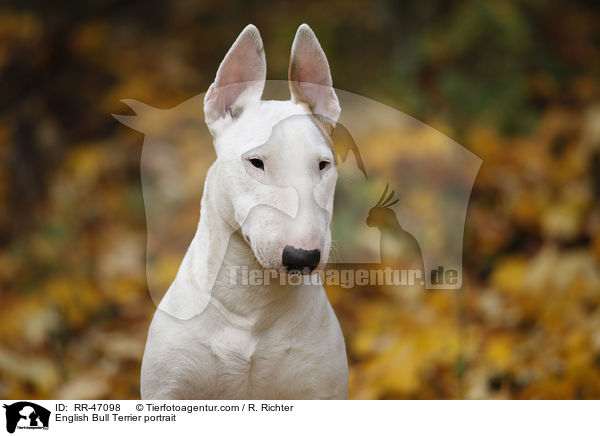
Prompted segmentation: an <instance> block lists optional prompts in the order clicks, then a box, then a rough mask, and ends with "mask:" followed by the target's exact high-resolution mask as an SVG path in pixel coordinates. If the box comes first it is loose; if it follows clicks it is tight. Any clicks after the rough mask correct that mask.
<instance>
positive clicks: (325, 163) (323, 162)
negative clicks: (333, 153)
mask: <svg viewBox="0 0 600 436" xmlns="http://www.w3.org/2000/svg"><path fill="white" fill-rule="evenodd" d="M328 166H329V162H327V161H326V160H322V161H321V162H319V170H320V171H323V170H324V169H325V168H327V167H328Z"/></svg>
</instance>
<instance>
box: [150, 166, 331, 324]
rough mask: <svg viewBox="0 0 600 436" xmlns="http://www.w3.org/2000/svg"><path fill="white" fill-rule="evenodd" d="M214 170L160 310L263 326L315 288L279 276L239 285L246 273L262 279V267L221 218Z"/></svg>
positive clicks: (187, 317)
mask: <svg viewBox="0 0 600 436" xmlns="http://www.w3.org/2000/svg"><path fill="white" fill-rule="evenodd" d="M214 169H215V167H214V166H213V167H211V169H210V170H209V172H208V174H207V178H206V182H205V188H204V194H203V196H202V203H201V211H200V221H199V223H198V228H197V231H196V235H195V236H194V239H193V241H192V243H191V245H190V247H189V249H188V251H187V253H186V255H185V257H184V259H183V262H182V264H181V267H180V268H179V271H178V273H177V276H176V278H175V280H174V281H173V284H172V285H171V289H170V290H169V292H168V293H167V294H166V296H165V298H164V299H163V301H162V302H161V304H160V306H159V307H160V309H162V310H164V311H165V312H167V313H169V314H170V315H173V316H175V317H177V318H180V319H189V318H191V317H193V316H196V315H199V314H200V313H201V312H202V311H204V310H205V309H206V307H207V306H209V305H211V306H212V307H214V308H216V309H217V310H218V311H220V312H224V313H225V315H226V317H225V318H227V319H229V320H231V321H232V322H233V323H234V324H237V325H245V326H250V325H251V326H252V327H257V326H259V327H260V326H267V325H268V324H269V323H270V322H272V321H273V320H274V319H275V318H277V317H278V316H280V315H281V314H282V311H285V310H289V308H290V307H291V306H292V305H293V304H294V302H295V301H297V300H298V298H311V297H310V295H312V294H313V292H315V291H317V290H318V289H320V285H318V286H315V285H285V284H283V285H282V284H280V281H279V277H275V278H271V280H270V281H269V283H268V284H267V283H264V284H261V285H250V284H248V282H247V281H244V277H242V274H245V271H246V272H250V271H258V273H259V274H260V277H261V278H262V277H265V275H264V274H263V273H264V268H263V267H262V266H261V265H260V263H259V262H258V261H257V260H256V257H255V255H254V253H253V251H252V249H251V248H250V246H249V245H248V243H247V242H246V241H245V240H244V238H243V237H242V235H241V231H240V230H239V229H236V228H235V227H234V225H232V223H231V220H230V219H228V218H227V217H225V216H223V211H222V210H221V209H220V208H219V204H218V201H219V197H220V194H223V193H219V189H218V187H217V186H218V185H217V184H216V183H217V180H215V177H216V173H215V171H214ZM246 277H248V276H246Z"/></svg>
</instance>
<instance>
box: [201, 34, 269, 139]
mask: <svg viewBox="0 0 600 436" xmlns="http://www.w3.org/2000/svg"><path fill="white" fill-rule="evenodd" d="M266 77H267V64H266V62H265V51H264V48H263V42H262V39H261V37H260V33H258V29H257V28H256V27H255V26H254V25H252V24H249V25H248V26H246V28H245V29H244V30H242V33H240V35H239V36H238V37H237V39H236V40H235V42H234V43H233V45H232V46H231V48H230V49H229V51H228V52H227V54H226V55H225V58H224V59H223V61H222V62H221V65H220V66H219V70H218V71H217V77H216V78H215V81H214V82H213V84H212V85H210V88H209V89H208V91H207V92H206V95H205V96H204V118H205V119H206V124H207V125H208V127H209V128H210V129H211V131H212V130H213V129H212V127H211V126H212V124H213V123H214V122H215V121H217V120H218V119H221V118H227V117H230V118H232V119H235V118H237V116H238V115H239V114H240V113H241V112H242V111H243V110H244V107H245V106H246V105H247V104H249V103H251V102H252V101H258V100H260V98H261V96H262V93H263V90H264V87H265V79H266Z"/></svg>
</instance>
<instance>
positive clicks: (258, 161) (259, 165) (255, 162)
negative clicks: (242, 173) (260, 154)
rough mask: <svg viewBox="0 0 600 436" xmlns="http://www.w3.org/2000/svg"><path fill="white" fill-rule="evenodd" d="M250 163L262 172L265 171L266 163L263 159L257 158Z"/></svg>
mask: <svg viewBox="0 0 600 436" xmlns="http://www.w3.org/2000/svg"><path fill="white" fill-rule="evenodd" d="M250 163H251V164H252V165H254V166H255V167H256V168H259V169H261V170H264V169H265V164H264V162H263V161H262V160H261V159H259V158H257V157H255V158H252V159H250Z"/></svg>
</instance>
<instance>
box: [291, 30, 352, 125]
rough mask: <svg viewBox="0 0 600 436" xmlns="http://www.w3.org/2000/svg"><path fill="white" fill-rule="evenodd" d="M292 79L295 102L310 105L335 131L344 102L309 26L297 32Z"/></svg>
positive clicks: (293, 49)
mask: <svg viewBox="0 0 600 436" xmlns="http://www.w3.org/2000/svg"><path fill="white" fill-rule="evenodd" d="M288 80H289V82H290V92H291V94H292V100H294V101H295V102H297V103H305V104H307V105H308V107H309V108H310V110H311V112H312V113H313V114H315V115H317V116H318V117H319V118H321V119H322V120H323V121H324V122H325V123H326V124H328V126H329V127H331V130H333V128H334V127H335V123H336V122H337V120H338V118H339V116H340V110H341V109H340V103H339V101H338V98H337V95H336V94H335V91H334V90H333V83H332V81H331V72H330V71H329V63H328V62H327V58H326V57H325V53H324V52H323V49H322V48H321V45H320V44H319V41H318V40H317V37H316V36H315V34H314V32H313V31H312V29H311V28H310V27H309V26H308V25H307V24H302V25H301V26H300V27H299V28H298V31H297V32H296V37H295V38H294V43H293V44H292V55H291V57H290V67H289V70H288Z"/></svg>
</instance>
